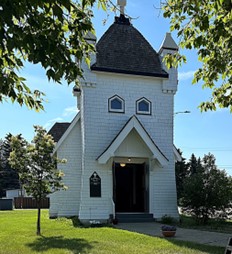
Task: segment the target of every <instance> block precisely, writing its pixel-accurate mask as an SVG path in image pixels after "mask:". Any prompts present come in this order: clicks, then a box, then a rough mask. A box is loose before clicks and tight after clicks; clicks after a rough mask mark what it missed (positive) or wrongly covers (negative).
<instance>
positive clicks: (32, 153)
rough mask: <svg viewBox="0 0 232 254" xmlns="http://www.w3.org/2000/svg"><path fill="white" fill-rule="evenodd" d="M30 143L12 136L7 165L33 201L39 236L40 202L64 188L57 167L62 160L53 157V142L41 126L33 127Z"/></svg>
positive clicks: (61, 175) (61, 174)
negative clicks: (36, 211) (18, 178)
mask: <svg viewBox="0 0 232 254" xmlns="http://www.w3.org/2000/svg"><path fill="white" fill-rule="evenodd" d="M34 128H35V137H34V139H33V140H32V143H28V142H27V141H26V140H25V139H24V138H19V135H18V136H12V138H11V149H12V152H11V153H10V158H9V162H10V164H11V166H12V168H14V169H15V170H17V171H18V173H19V177H20V181H21V183H22V185H23V188H24V189H25V190H26V192H27V194H29V195H31V196H32V197H33V198H35V200H36V202H37V208H38V217H37V230H36V234H37V235H40V234H41V226H40V214H41V202H42V200H43V199H44V198H45V197H47V196H48V195H49V194H51V193H53V192H55V191H58V190H61V189H66V187H65V186H64V184H63V183H62V177H63V173H62V172H61V171H60V170H59V169H58V168H57V166H59V163H65V160H64V159H63V160H60V159H58V158H57V157H56V156H55V155H53V151H54V147H55V143H54V141H53V138H52V136H51V135H49V134H47V132H46V130H45V129H43V128H42V127H40V126H34Z"/></svg>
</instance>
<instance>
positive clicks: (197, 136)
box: [0, 0, 232, 175]
mask: <svg viewBox="0 0 232 254" xmlns="http://www.w3.org/2000/svg"><path fill="white" fill-rule="evenodd" d="M115 2H116V1H115ZM127 2H128V3H127V6H126V13H127V14H128V15H130V16H131V17H132V18H134V19H133V20H132V24H133V25H134V26H135V27H136V28H137V29H138V30H139V31H140V32H141V33H142V34H143V36H144V37H145V38H146V39H147V40H148V41H149V42H150V44H151V45H152V46H153V48H154V49H155V50H156V51H158V49H159V47H160V45H161V42H162V40H163V38H164V36H165V33H166V32H169V21H168V20H167V19H164V18H163V17H162V13H161V12H160V10H159V9H158V7H159V3H160V1H158V0H153V1H152V0H143V1H141V0H133V1H132V0H127ZM156 7H157V8H156ZM94 13H95V18H94V26H95V29H96V35H97V38H98V39H99V38H100V37H101V36H102V34H103V33H104V32H105V31H106V30H107V28H108V27H109V26H110V25H111V24H112V22H113V18H114V14H113V13H111V14H110V15H109V17H107V15H106V13H104V12H103V11H99V10H95V12H94ZM104 19H107V20H106V24H105V25H103V20H104ZM172 36H173V38H174V39H175V40H176V42H177V43H178V39H177V37H176V33H172ZM182 53H184V54H186V56H187V64H184V65H183V66H181V67H179V85H178V92H177V94H176V96H175V112H180V111H185V110H189V111H191V113H190V114H176V115H175V118H174V120H175V125H174V143H175V145H176V147H178V148H180V149H181V150H182V151H183V156H184V157H185V158H187V159H189V158H190V156H191V154H192V153H194V154H195V155H196V156H197V157H198V156H200V157H203V156H204V154H208V153H209V152H211V153H213V154H214V155H215V157H216V159H217V160H216V164H217V165H218V167H219V168H220V169H226V171H227V172H228V173H229V174H230V175H232V132H231V126H232V114H230V112H229V110H227V109H219V110H217V111H216V112H207V113H201V112H200V110H199V109H198V108H197V107H198V105H199V104H200V102H202V101H204V100H207V99H208V98H209V97H210V90H202V88H201V85H200V84H197V85H192V84H191V81H192V77H193V73H194V71H195V70H196V69H197V68H198V67H199V66H200V63H199V62H198V60H197V55H196V52H195V51H194V50H192V51H183V52H182ZM21 74H22V75H24V76H25V77H26V78H27V83H28V85H29V86H30V87H31V88H36V89H39V90H42V91H44V92H45V93H46V100H47V102H46V103H45V104H44V107H45V111H44V112H39V113H37V112H35V111H31V110H29V109H27V108H26V107H20V106H18V105H17V104H11V102H8V103H6V102H4V103H3V104H0V115H1V124H0V138H4V137H5V135H6V134H7V133H9V132H11V133H12V134H18V133H22V134H23V136H24V137H25V138H26V139H27V140H28V141H30V140H31V139H32V138H33V135H34V129H33V125H41V126H44V127H45V128H47V129H49V128H50V127H51V126H52V125H53V124H54V122H56V121H58V122H68V121H71V120H72V119H73V117H74V115H75V113H76V112H77V108H76V100H75V98H74V97H73V95H72V87H73V86H72V85H70V86H67V84H66V83H65V82H63V85H59V84H55V83H53V82H48V81H47V79H46V76H45V72H44V71H43V70H42V69H41V67H40V66H39V65H31V64H26V65H25V68H24V69H23V70H22V71H21Z"/></svg>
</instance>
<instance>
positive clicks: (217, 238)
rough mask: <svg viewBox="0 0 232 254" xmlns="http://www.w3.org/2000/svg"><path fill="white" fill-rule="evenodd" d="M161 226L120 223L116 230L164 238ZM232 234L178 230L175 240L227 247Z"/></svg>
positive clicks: (153, 223) (154, 223)
mask: <svg viewBox="0 0 232 254" xmlns="http://www.w3.org/2000/svg"><path fill="white" fill-rule="evenodd" d="M160 227H161V224H160V223H156V222H149V223H147V222H144V223H119V224H118V225H116V228H119V229H124V230H128V231H133V232H137V233H141V234H145V235H150V236H157V237H163V236H162V233H161V231H160ZM229 237H232V234H225V233H216V232H208V231H201V230H195V229H186V228H177V231H176V236H175V237H174V239H176V240H181V241H189V242H196V243H201V244H206V245H214V246H221V247H226V245H227V243H228V239H229Z"/></svg>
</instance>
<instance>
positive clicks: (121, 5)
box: [117, 0, 126, 16]
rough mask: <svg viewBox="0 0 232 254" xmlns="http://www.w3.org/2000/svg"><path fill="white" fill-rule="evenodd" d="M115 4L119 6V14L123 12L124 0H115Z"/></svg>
mask: <svg viewBox="0 0 232 254" xmlns="http://www.w3.org/2000/svg"><path fill="white" fill-rule="evenodd" d="M117 5H119V6H120V15H123V16H124V14H125V6H126V0H117Z"/></svg>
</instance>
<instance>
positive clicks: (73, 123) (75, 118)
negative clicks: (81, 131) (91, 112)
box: [53, 111, 80, 153]
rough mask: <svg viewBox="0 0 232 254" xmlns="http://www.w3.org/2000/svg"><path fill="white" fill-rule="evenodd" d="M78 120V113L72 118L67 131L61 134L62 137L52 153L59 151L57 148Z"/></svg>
mask: <svg viewBox="0 0 232 254" xmlns="http://www.w3.org/2000/svg"><path fill="white" fill-rule="evenodd" d="M79 119H80V111H79V112H78V113H77V114H76V116H75V117H74V119H73V120H72V122H71V124H70V125H69V127H68V129H67V130H66V131H65V133H64V134H63V136H62V137H61V138H60V140H59V141H58V142H57V144H56V146H55V149H54V152H53V153H55V152H57V150H58V149H59V147H60V146H61V145H62V143H63V142H64V140H65V139H66V138H67V136H68V135H69V133H70V132H71V130H72V129H73V127H74V126H75V125H76V123H77V122H78V121H79Z"/></svg>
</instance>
